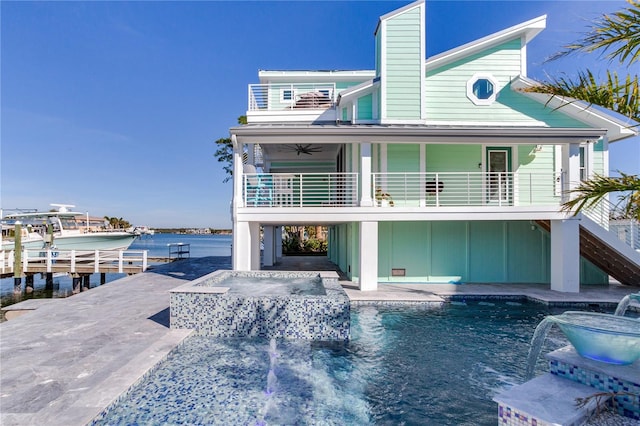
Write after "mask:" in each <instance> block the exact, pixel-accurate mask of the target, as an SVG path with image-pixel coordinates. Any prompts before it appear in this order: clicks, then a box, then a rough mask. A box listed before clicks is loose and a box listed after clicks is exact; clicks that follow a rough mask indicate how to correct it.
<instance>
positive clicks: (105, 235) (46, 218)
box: [2, 204, 136, 250]
mask: <svg viewBox="0 0 640 426" xmlns="http://www.w3.org/2000/svg"><path fill="white" fill-rule="evenodd" d="M51 205H52V206H55V207H58V209H57V210H52V211H48V212H43V211H26V210H25V211H18V212H14V213H10V214H7V215H6V216H5V217H4V218H2V250H13V249H14V248H15V244H16V243H15V233H16V229H17V228H16V225H17V224H20V227H19V228H20V240H21V241H20V242H21V245H22V247H23V248H26V249H39V248H45V247H51V248H54V249H58V250H126V249H127V248H128V247H129V246H130V245H131V243H132V242H133V240H135V238H136V234H135V233H133V232H128V231H126V230H120V229H111V228H109V225H108V224H107V223H106V221H105V220H104V219H102V218H90V217H89V214H88V213H82V212H74V211H70V210H69V208H71V207H75V206H73V205H69V204H51Z"/></svg>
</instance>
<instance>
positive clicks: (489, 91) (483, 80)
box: [467, 74, 499, 105]
mask: <svg viewBox="0 0 640 426" xmlns="http://www.w3.org/2000/svg"><path fill="white" fill-rule="evenodd" d="M498 90H499V89H498V82H497V81H496V79H495V78H493V76H491V75H488V74H475V75H474V76H473V77H471V78H470V79H469V81H467V97H468V98H469V99H470V100H471V102H473V103H474V104H476V105H490V104H492V103H493V101H495V100H496V97H497V94H498Z"/></svg>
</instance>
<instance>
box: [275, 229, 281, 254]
mask: <svg viewBox="0 0 640 426" xmlns="http://www.w3.org/2000/svg"><path fill="white" fill-rule="evenodd" d="M275 233H276V236H275V244H276V262H277V261H278V259H282V226H276V231H275Z"/></svg>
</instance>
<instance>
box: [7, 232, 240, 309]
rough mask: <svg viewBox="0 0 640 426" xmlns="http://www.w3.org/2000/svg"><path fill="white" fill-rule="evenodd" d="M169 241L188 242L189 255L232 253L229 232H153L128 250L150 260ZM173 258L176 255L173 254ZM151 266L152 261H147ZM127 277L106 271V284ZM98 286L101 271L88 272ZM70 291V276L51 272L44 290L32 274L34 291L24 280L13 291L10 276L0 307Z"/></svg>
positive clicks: (164, 252) (165, 251) (164, 253)
mask: <svg viewBox="0 0 640 426" xmlns="http://www.w3.org/2000/svg"><path fill="white" fill-rule="evenodd" d="M170 244H184V245H187V244H188V248H189V253H188V255H187V256H189V257H207V256H231V235H212V234H202V235H200V234H155V235H143V236H140V237H138V238H136V239H135V240H134V242H133V243H132V244H131V246H130V247H129V250H147V256H148V257H149V258H151V259H154V258H155V259H159V258H164V259H167V258H169V257H170V246H169V245H170ZM174 257H175V255H174ZM150 265H153V262H150ZM124 276H126V274H106V283H109V282H111V281H114V280H117V279H119V278H122V277H124ZM99 285H100V274H92V275H91V287H96V286H99ZM72 294H73V280H72V278H71V276H70V275H66V274H65V275H54V278H53V290H45V279H44V277H41V276H40V274H37V275H35V278H34V291H33V292H26V286H25V279H24V278H22V284H21V289H20V291H19V292H16V291H15V289H14V279H13V278H3V279H1V280H0V306H1V307H5V306H8V305H12V304H14V303H18V302H20V301H23V300H27V299H36V298H58V297H68V296H70V295H72Z"/></svg>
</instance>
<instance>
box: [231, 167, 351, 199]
mask: <svg viewBox="0 0 640 426" xmlns="http://www.w3.org/2000/svg"><path fill="white" fill-rule="evenodd" d="M243 196H244V205H245V206H247V207H336V206H337V207H353V206H357V205H358V174H357V173H296V174H289V173H273V174H266V173H258V174H244V175H243Z"/></svg>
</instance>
